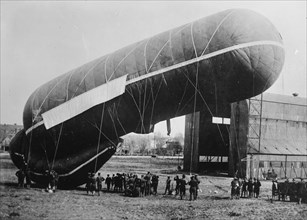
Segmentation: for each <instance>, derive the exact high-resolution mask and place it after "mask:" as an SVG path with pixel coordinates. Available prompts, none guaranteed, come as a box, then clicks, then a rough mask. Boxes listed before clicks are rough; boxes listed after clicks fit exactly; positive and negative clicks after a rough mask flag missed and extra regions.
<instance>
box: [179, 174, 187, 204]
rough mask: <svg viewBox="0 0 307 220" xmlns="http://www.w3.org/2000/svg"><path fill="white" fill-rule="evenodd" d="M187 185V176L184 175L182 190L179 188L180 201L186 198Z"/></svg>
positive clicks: (181, 181)
mask: <svg viewBox="0 0 307 220" xmlns="http://www.w3.org/2000/svg"><path fill="white" fill-rule="evenodd" d="M186 185H187V182H186V180H185V175H184V174H182V178H181V179H180V188H179V195H180V199H182V198H183V197H184V196H185V191H186Z"/></svg>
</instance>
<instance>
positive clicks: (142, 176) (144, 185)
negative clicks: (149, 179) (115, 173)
mask: <svg viewBox="0 0 307 220" xmlns="http://www.w3.org/2000/svg"><path fill="white" fill-rule="evenodd" d="M145 188H146V180H145V178H144V175H141V186H140V193H141V194H140V196H141V197H143V196H144V195H145Z"/></svg>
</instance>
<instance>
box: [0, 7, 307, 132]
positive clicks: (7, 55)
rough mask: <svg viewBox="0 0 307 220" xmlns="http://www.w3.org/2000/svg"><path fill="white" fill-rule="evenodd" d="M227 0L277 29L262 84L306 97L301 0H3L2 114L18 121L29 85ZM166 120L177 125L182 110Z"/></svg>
mask: <svg viewBox="0 0 307 220" xmlns="http://www.w3.org/2000/svg"><path fill="white" fill-rule="evenodd" d="M231 8H246V9H251V10H254V11H256V12H258V13H260V14H262V15H264V16H265V17H267V18H268V19H269V20H270V21H271V22H272V23H273V24H274V25H275V26H276V28H277V30H278V31H279V32H280V33H281V35H282V37H283V40H284V46H285V51H286V60H285V64H284V68H283V70H282V73H281V75H280V77H279V79H278V80H277V81H276V83H275V84H274V85H273V86H272V87H271V88H270V89H269V90H268V91H267V92H271V93H277V94H284V95H291V94H292V93H294V92H296V93H298V94H299V96H300V97H306V95H307V89H306V81H307V79H306V47H307V46H306V1H163V2H162V1H161V2H159V1H153V2H149V1H145V2H132V1H119V2H113V1H112V2H111V1H104V2H102V1H92V2H91V1H71V2H68V1H54V2H51V1H36V2H34V1H29V2H27V1H1V44H0V48H1V63H0V66H1V78H0V81H1V87H0V89H1V90H0V91H1V103H0V107H1V108H0V122H1V123H2V124H3V123H6V124H14V123H17V124H22V113H23V108H24V105H25V103H26V101H27V99H28V97H29V96H30V95H31V94H32V93H33V92H34V90H35V89H36V88H38V87H39V86H41V85H42V84H44V83H46V82H47V81H49V80H51V79H53V78H55V77H57V76H59V75H61V74H63V73H65V72H68V71H69V70H71V69H74V68H76V67H78V66H81V65H82V64H84V63H87V62H89V61H91V60H93V59H95V58H98V57H101V56H103V55H105V54H107V53H110V52H113V51H115V50H117V49H120V48H122V47H124V46H127V45H130V44H132V43H135V42H138V41H140V40H143V39H145V38H147V37H151V36H153V35H156V34H158V33H161V32H163V31H166V30H169V29H172V28H175V27H177V26H180V25H182V24H185V23H188V22H191V21H194V20H197V19H200V18H202V17H206V16H208V15H210V14H214V13H216V12H219V11H222V10H226V9H231ZM171 122H172V134H176V133H178V132H181V133H183V130H184V117H180V118H179V119H172V121H171ZM156 130H158V131H160V132H162V133H166V123H165V122H162V123H159V124H158V125H157V126H156Z"/></svg>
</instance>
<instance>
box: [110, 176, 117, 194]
mask: <svg viewBox="0 0 307 220" xmlns="http://www.w3.org/2000/svg"><path fill="white" fill-rule="evenodd" d="M115 179H116V178H115V174H113V175H112V181H111V189H113V191H115V190H114V188H115V186H114V185H115V181H116V180H115Z"/></svg>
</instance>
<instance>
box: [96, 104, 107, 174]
mask: <svg viewBox="0 0 307 220" xmlns="http://www.w3.org/2000/svg"><path fill="white" fill-rule="evenodd" d="M104 108H105V104H103V107H102V110H101V116H100V126H99V130H100V131H101V129H102V122H103V118H104V117H103V116H104ZM100 138H101V133H100V132H99V136H98V143H97V149H96V155H98V151H99V146H100ZM97 160H98V157H96V159H95V168H94V173H96V169H97Z"/></svg>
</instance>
